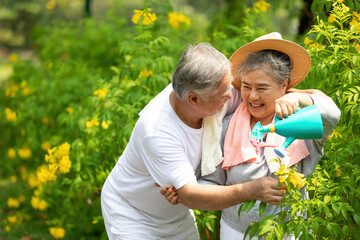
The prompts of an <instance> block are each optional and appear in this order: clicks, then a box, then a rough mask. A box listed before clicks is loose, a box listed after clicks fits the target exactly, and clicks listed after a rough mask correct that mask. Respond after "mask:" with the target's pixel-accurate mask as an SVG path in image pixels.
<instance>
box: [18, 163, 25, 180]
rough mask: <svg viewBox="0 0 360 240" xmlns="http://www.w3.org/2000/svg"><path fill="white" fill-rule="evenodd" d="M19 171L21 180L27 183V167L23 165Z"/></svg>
mask: <svg viewBox="0 0 360 240" xmlns="http://www.w3.org/2000/svg"><path fill="white" fill-rule="evenodd" d="M19 170H20V176H21V179H22V180H23V181H25V180H26V178H27V171H26V167H25V166H23V165H21V166H20V168H19Z"/></svg>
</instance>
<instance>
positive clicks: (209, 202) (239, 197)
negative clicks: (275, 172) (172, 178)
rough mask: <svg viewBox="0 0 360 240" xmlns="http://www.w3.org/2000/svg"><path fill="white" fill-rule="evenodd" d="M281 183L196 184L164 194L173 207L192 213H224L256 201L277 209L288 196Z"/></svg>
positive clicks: (266, 179)
mask: <svg viewBox="0 0 360 240" xmlns="http://www.w3.org/2000/svg"><path fill="white" fill-rule="evenodd" d="M278 182H279V180H277V179H275V178H271V177H262V178H258V179H255V180H253V181H251V182H246V183H242V184H236V185H231V186H216V185H206V184H198V183H197V182H196V181H194V182H191V183H188V184H186V185H185V186H183V187H181V188H180V189H178V190H172V189H171V188H170V190H169V189H165V188H163V189H162V190H161V193H162V194H163V195H164V197H165V198H167V199H168V201H169V202H170V203H172V204H175V203H182V204H183V205H185V206H186V207H188V208H191V209H204V210H220V209H224V208H228V207H230V206H233V205H236V204H240V203H243V202H246V201H250V200H254V199H255V200H260V201H262V202H266V203H269V204H273V205H277V204H280V202H281V200H282V198H283V195H284V194H285V193H286V191H285V189H286V188H285V185H281V186H278ZM175 196H176V198H174V197H175ZM174 199H176V200H177V201H174Z"/></svg>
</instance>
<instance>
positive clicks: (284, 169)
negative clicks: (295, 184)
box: [276, 164, 290, 182]
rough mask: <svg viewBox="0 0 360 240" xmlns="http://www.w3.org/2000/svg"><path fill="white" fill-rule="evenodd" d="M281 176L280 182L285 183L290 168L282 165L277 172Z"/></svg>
mask: <svg viewBox="0 0 360 240" xmlns="http://www.w3.org/2000/svg"><path fill="white" fill-rule="evenodd" d="M276 173H277V174H278V175H279V180H280V182H285V180H286V179H287V178H288V176H289V173H290V168H288V167H285V165H283V164H281V165H280V169H279V170H278V171H277V172H276Z"/></svg>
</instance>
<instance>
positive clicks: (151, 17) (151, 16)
mask: <svg viewBox="0 0 360 240" xmlns="http://www.w3.org/2000/svg"><path fill="white" fill-rule="evenodd" d="M150 11H151V8H145V9H144V10H134V15H133V17H132V19H131V21H132V22H133V23H135V24H139V22H140V19H141V17H143V20H142V24H144V25H150V24H151V23H152V22H154V21H155V20H156V19H157V17H156V14H155V13H150Z"/></svg>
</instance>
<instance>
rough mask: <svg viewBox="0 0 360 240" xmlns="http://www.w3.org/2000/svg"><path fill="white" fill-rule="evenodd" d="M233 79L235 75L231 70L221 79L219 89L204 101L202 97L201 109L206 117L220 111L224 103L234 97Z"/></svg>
mask: <svg viewBox="0 0 360 240" xmlns="http://www.w3.org/2000/svg"><path fill="white" fill-rule="evenodd" d="M232 81H233V76H232V74H231V71H229V72H228V73H227V74H226V75H225V77H224V78H223V80H222V81H221V83H220V85H219V86H218V89H217V91H216V92H215V93H214V94H213V95H212V96H211V97H210V98H209V100H208V101H204V100H203V99H201V98H200V104H201V108H200V109H201V111H202V112H203V115H204V117H208V116H211V115H214V114H216V113H218V112H220V111H221V110H222V108H223V106H224V104H225V103H226V102H227V101H228V100H230V98H231V97H232V95H231V92H230V87H231V83H232Z"/></svg>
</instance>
